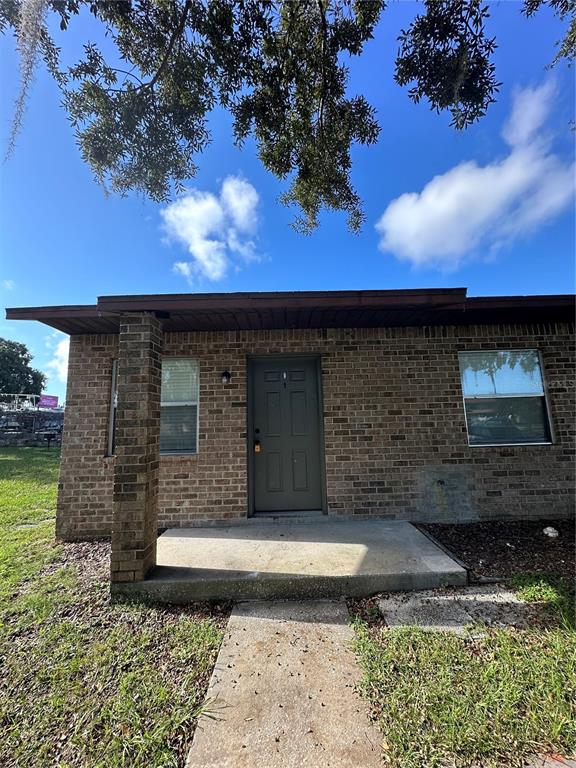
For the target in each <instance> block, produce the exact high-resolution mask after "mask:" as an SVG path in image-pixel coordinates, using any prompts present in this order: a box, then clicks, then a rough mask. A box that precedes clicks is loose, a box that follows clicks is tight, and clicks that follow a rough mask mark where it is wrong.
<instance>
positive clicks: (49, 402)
mask: <svg viewBox="0 0 576 768" xmlns="http://www.w3.org/2000/svg"><path fill="white" fill-rule="evenodd" d="M38 408H58V395H40V399H39V400H38Z"/></svg>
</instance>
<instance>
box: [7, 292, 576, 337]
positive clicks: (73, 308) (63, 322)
mask: <svg viewBox="0 0 576 768" xmlns="http://www.w3.org/2000/svg"><path fill="white" fill-rule="evenodd" d="M575 300H576V296H575V295H574V294H564V295H549V296H473V297H468V296H467V295H466V288H430V289H408V290H384V291H372V290H368V291H297V292H293V291H290V292H275V293H175V294H151V295H141V296H100V297H99V298H98V301H97V303H96V304H93V305H68V306H52V307H11V308H8V309H6V318H7V319H8V320H38V321H40V322H42V323H44V324H45V325H49V326H51V327H52V328H56V329H57V330H59V331H63V332H64V333H68V334H96V333H98V334H100V333H118V330H119V326H120V316H121V314H122V313H126V312H156V313H158V314H159V315H160V316H161V317H163V318H164V329H165V330H166V331H221V330H272V329H282V328H379V327H386V326H389V327H392V326H427V325H487V324H499V323H552V322H573V321H574V314H575V307H576V303H575Z"/></svg>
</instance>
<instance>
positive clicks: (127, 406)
mask: <svg viewBox="0 0 576 768" xmlns="http://www.w3.org/2000/svg"><path fill="white" fill-rule="evenodd" d="M162 342H163V339H162V325H161V321H160V320H158V319H157V318H156V316H155V315H154V314H152V313H148V312H140V313H133V314H132V313H130V314H125V315H123V316H122V317H121V318H120V337H119V351H118V405H117V410H116V460H115V464H114V519H113V522H112V557H111V580H112V581H113V582H126V581H142V580H143V579H144V578H145V577H146V574H147V573H148V571H149V570H150V568H152V567H153V566H154V565H155V563H156V538H157V528H158V524H157V519H158V468H159V457H160V385H161V373H162Z"/></svg>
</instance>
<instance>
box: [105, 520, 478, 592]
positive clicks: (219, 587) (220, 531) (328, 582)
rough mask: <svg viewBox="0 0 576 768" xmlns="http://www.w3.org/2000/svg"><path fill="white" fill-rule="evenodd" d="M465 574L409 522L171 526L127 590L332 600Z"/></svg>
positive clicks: (455, 580) (450, 581) (458, 581)
mask: <svg viewBox="0 0 576 768" xmlns="http://www.w3.org/2000/svg"><path fill="white" fill-rule="evenodd" d="M466 580H467V574H466V571H465V569H464V568H462V567H461V566H460V565H458V563H456V562H455V561H454V560H453V559H452V558H451V557H449V556H448V555H447V554H446V553H445V552H444V551H443V550H441V549H440V548H439V547H437V546H436V544H434V543H433V542H432V541H430V539H428V538H427V537H426V536H424V534H422V533H421V532H420V531H419V530H418V529H417V528H415V527H414V526H413V525H410V523H406V522H401V521H392V522H390V521H386V520H358V521H332V520H327V521H326V522H320V523H318V522H314V523H301V522H299V523H260V524H256V523H254V524H249V525H235V526H227V527H225V528H188V529H186V528H171V529H169V530H167V531H166V532H165V533H163V534H162V536H160V537H159V539H158V567H157V568H156V569H154V571H153V572H152V574H151V576H150V577H149V578H148V579H146V581H143V582H135V583H131V584H128V585H126V591H127V593H129V594H130V595H131V596H137V597H139V598H141V599H151V600H155V601H164V602H173V603H187V602H192V601H194V600H222V599H232V600H282V599H300V598H309V599H310V598H311V599H330V598H340V597H342V596H353V597H363V596H366V595H372V594H375V593H377V592H384V591H386V592H388V591H396V590H407V589H433V588H435V587H441V586H447V585H464V584H466ZM117 586H118V585H117Z"/></svg>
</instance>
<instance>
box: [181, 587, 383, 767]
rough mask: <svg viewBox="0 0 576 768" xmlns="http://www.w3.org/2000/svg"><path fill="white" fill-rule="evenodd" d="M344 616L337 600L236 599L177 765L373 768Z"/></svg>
mask: <svg viewBox="0 0 576 768" xmlns="http://www.w3.org/2000/svg"><path fill="white" fill-rule="evenodd" d="M348 621H349V615H348V610H347V608H346V604H345V603H344V602H338V601H327V600H322V601H307V602H254V603H243V604H240V605H238V606H236V608H235V609H234V611H233V613H232V616H231V618H230V622H229V624H228V628H227V632H226V636H225V638H224V642H223V644H222V647H221V649H220V653H219V655H218V660H217V663H216V668H215V670H214V673H213V675H212V680H211V682H210V687H209V690H208V700H209V701H210V705H209V709H211V710H212V712H213V713H214V714H215V715H216V717H217V718H218V719H210V718H208V717H203V718H201V719H200V722H199V724H198V729H197V731H196V734H195V736H194V741H193V744H192V748H191V750H190V754H189V757H188V762H187V768H319V767H320V766H322V768H358V766H362V768H376V767H377V766H378V767H381V761H380V742H381V735H380V733H379V731H378V729H377V728H376V727H375V726H372V725H371V724H370V721H369V720H368V714H367V707H366V706H365V704H364V702H363V701H362V700H361V699H360V698H359V697H358V696H357V694H356V693H355V691H354V685H355V683H356V682H357V680H358V678H359V674H360V671H359V668H358V666H357V664H356V662H355V659H354V655H353V653H352V650H351V647H350V641H351V640H352V629H351V628H350V626H349V625H348Z"/></svg>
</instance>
